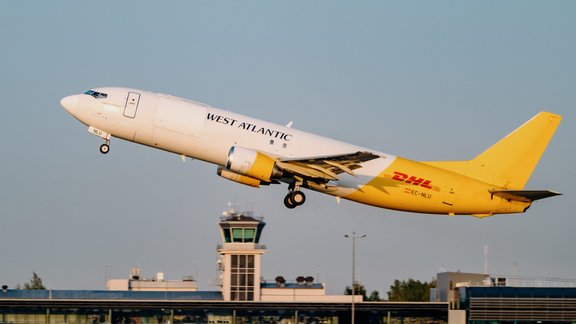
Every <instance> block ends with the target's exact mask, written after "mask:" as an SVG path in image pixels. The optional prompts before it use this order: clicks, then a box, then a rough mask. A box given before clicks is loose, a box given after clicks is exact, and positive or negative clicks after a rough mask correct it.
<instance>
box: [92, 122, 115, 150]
mask: <svg viewBox="0 0 576 324" xmlns="http://www.w3.org/2000/svg"><path fill="white" fill-rule="evenodd" d="M88 132H90V134H94V135H96V136H98V137H100V138H102V139H103V140H104V141H106V143H104V144H102V145H100V153H102V154H107V153H108V152H110V138H111V137H112V136H111V135H110V134H109V133H106V132H105V131H103V130H100V129H98V128H95V127H93V126H89V127H88Z"/></svg>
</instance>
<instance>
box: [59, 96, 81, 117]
mask: <svg viewBox="0 0 576 324" xmlns="http://www.w3.org/2000/svg"><path fill="white" fill-rule="evenodd" d="M79 97H80V95H72V96H68V97H64V98H62V100H60V105H62V107H64V109H66V111H67V112H69V113H70V114H71V115H72V116H74V115H76V107H77V106H78V100H79Z"/></svg>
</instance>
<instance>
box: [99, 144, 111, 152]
mask: <svg viewBox="0 0 576 324" xmlns="http://www.w3.org/2000/svg"><path fill="white" fill-rule="evenodd" d="M108 152H110V145H108V144H102V145H100V153H102V154H107V153H108Z"/></svg>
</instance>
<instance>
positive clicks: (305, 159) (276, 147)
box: [60, 87, 562, 218]
mask: <svg viewBox="0 0 576 324" xmlns="http://www.w3.org/2000/svg"><path fill="white" fill-rule="evenodd" d="M60 104H61V105H62V107H64V109H65V110H66V111H67V112H68V113H70V114H71V115H72V116H73V117H75V118H76V119H77V120H79V121H80V122H82V123H83V124H85V125H86V126H88V131H89V132H90V133H92V134H94V135H96V136H98V137H100V138H102V139H103V141H104V144H102V145H101V146H100V152H101V153H103V154H107V153H108V152H109V150H110V140H111V138H112V137H116V138H120V139H124V140H126V141H130V142H134V143H138V144H142V145H146V146H149V147H152V148H156V149H160V150H164V151H168V152H172V153H175V154H178V155H180V156H181V157H182V159H183V160H185V158H186V157H190V158H193V159H198V160H202V161H206V162H209V163H212V164H215V165H217V174H218V175H219V176H220V177H222V178H225V179H228V180H231V181H234V182H237V183H241V184H244V185H247V186H251V187H256V188H257V187H260V186H261V185H270V184H280V183H285V184H288V194H287V195H286V196H285V198H284V205H285V206H286V207H288V208H290V209H292V208H295V207H297V206H300V205H302V204H304V202H305V201H306V195H305V194H304V192H303V191H302V188H306V189H310V190H314V191H318V192H322V193H326V194H329V195H332V196H335V197H336V199H337V200H338V202H339V201H340V199H347V200H351V201H355V202H358V203H362V204H366V205H371V206H375V207H381V208H387V209H392V210H398V211H407V212H415V213H426V214H444V215H451V216H454V215H471V216H475V217H479V218H482V217H487V216H492V215H495V214H508V213H523V212H526V210H527V209H528V208H529V207H530V206H531V204H532V202H534V201H536V200H539V199H543V198H547V197H551V196H556V195H560V193H558V192H554V191H550V190H525V189H524V186H525V184H526V182H527V181H528V179H529V177H530V175H531V174H532V172H533V170H534V168H535V167H536V164H537V163H538V161H539V160H540V157H541V155H542V154H543V152H544V150H545V149H546V147H547V145H548V142H549V141H550V139H551V138H552V136H553V135H554V132H555V131H556V128H557V127H558V125H559V124H560V122H561V120H562V116H560V115H556V114H553V113H549V112H540V113H538V114H537V115H536V116H534V117H533V118H532V119H530V120H529V121H527V122H526V123H525V124H523V125H522V126H520V127H519V128H517V129H516V130H514V131H513V132H512V133H510V134H509V135H507V136H506V137H504V138H503V139H501V140H500V141H498V142H497V143H496V144H494V145H493V146H491V147H490V148H488V149H487V150H485V151H484V152H482V153H480V154H479V155H477V156H476V157H474V158H473V159H471V160H462V161H412V160H409V159H407V158H403V157H400V156H395V155H391V154H386V153H382V152H378V151H375V150H370V149H366V148H363V147H360V146H356V145H352V144H348V143H344V142H341V141H337V140H334V139H330V138H327V137H322V136H319V135H315V134H311V133H308V132H304V131H300V130H297V129H294V128H292V127H291V126H292V122H290V123H289V124H287V125H285V126H283V125H278V124H274V123H271V122H267V121H263V120H259V119H255V118H251V117H248V116H244V115H240V114H236V113H233V112H230V111H226V110H222V109H218V108H214V107H211V106H208V105H206V104H203V103H198V102H194V101H191V100H187V99H183V98H179V97H175V96H170V95H165V94H158V93H152V92H148V91H142V90H137V89H129V88H119V87H105V88H94V89H91V90H88V91H86V92H84V93H83V94H75V95H70V96H66V97H64V98H63V99H62V100H61V101H60Z"/></svg>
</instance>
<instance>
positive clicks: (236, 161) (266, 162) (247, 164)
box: [226, 146, 281, 182]
mask: <svg viewBox="0 0 576 324" xmlns="http://www.w3.org/2000/svg"><path fill="white" fill-rule="evenodd" d="M226 169H227V170H230V171H232V172H234V173H237V174H240V175H244V176H248V177H250V178H253V179H256V180H262V181H266V182H270V181H271V180H272V179H273V178H278V177H280V176H281V172H280V171H279V170H278V168H277V167H276V160H274V159H273V158H271V157H269V156H267V155H265V154H262V153H260V152H257V151H254V150H251V149H247V148H243V147H237V146H232V147H231V148H230V152H229V153H228V159H227V160H226Z"/></svg>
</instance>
